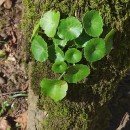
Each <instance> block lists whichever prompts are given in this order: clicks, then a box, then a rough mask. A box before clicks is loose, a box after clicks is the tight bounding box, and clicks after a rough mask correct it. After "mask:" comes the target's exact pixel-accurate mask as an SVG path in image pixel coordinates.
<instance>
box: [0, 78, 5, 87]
mask: <svg viewBox="0 0 130 130" xmlns="http://www.w3.org/2000/svg"><path fill="white" fill-rule="evenodd" d="M3 84H5V80H4V78H2V77H0V85H3Z"/></svg>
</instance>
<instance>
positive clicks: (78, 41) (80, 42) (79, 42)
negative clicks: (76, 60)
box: [75, 30, 91, 48]
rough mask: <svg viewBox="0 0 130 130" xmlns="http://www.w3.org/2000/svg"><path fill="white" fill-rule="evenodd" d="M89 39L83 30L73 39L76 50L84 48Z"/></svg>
mask: <svg viewBox="0 0 130 130" xmlns="http://www.w3.org/2000/svg"><path fill="white" fill-rule="evenodd" d="M90 39H91V37H90V36H89V35H88V34H86V32H85V31H84V30H83V32H82V34H81V35H80V36H79V37H78V38H76V39H75V44H76V46H77V48H82V47H85V46H86V44H87V41H89V40H90Z"/></svg>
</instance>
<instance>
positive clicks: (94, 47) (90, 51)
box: [84, 38, 105, 62]
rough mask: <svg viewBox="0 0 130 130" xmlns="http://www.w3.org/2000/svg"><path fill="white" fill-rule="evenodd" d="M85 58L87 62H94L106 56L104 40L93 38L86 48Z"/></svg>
mask: <svg viewBox="0 0 130 130" xmlns="http://www.w3.org/2000/svg"><path fill="white" fill-rule="evenodd" d="M84 56H85V58H86V60H87V61H90V62H94V61H97V60H100V59H101V58H103V57H104V56H105V41H104V40H103V39H102V38H93V39H91V40H89V41H88V43H87V45H86V46H85V48H84Z"/></svg>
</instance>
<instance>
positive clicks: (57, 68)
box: [52, 62, 67, 73]
mask: <svg viewBox="0 0 130 130" xmlns="http://www.w3.org/2000/svg"><path fill="white" fill-rule="evenodd" d="M66 69H67V64H66V63H65V62H55V63H54V64H53V65H52V71H54V72H56V73H63V72H64V71H65V70H66Z"/></svg>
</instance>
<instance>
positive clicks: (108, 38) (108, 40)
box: [104, 29, 116, 54]
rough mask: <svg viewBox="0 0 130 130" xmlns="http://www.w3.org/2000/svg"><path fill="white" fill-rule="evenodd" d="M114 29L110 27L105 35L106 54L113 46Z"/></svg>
mask: <svg viewBox="0 0 130 130" xmlns="http://www.w3.org/2000/svg"><path fill="white" fill-rule="evenodd" d="M115 32H116V30H115V29H112V30H111V31H110V32H109V33H108V34H107V35H106V37H105V39H104V40H105V46H106V54H109V53H110V51H111V49H112V46H113V37H114V35H115Z"/></svg>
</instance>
